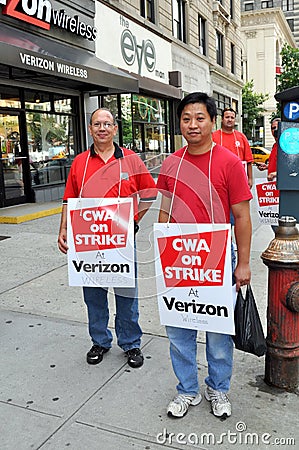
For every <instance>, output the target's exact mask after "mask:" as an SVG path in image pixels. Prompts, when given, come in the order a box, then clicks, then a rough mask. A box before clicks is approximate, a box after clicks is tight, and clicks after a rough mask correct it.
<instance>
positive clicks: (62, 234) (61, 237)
mask: <svg viewBox="0 0 299 450" xmlns="http://www.w3.org/2000/svg"><path fill="white" fill-rule="evenodd" d="M66 236H67V232H66V228H61V229H60V230H59V234H58V241H57V242H58V248H59V250H60V251H61V252H62V253H67V251H68V246H67V243H66Z"/></svg>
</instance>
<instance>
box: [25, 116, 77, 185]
mask: <svg viewBox="0 0 299 450" xmlns="http://www.w3.org/2000/svg"><path fill="white" fill-rule="evenodd" d="M26 119H27V120H26V122H27V135H28V147H29V160H30V164H31V175H32V183H33V185H40V184H48V183H51V184H52V183H61V182H62V181H64V180H65V176H66V168H67V167H68V166H69V165H70V163H71V160H72V159H73V157H74V139H73V124H72V117H71V116H65V115H56V114H43V113H39V112H34V113H33V112H30V113H27V114H26Z"/></svg>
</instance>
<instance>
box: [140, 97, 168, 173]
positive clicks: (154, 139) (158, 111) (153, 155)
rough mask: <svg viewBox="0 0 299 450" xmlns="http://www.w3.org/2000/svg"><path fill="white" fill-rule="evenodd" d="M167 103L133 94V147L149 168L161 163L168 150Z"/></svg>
mask: <svg viewBox="0 0 299 450" xmlns="http://www.w3.org/2000/svg"><path fill="white" fill-rule="evenodd" d="M165 105H166V101H165V100H159V99H156V98H152V97H145V96H142V95H133V123H134V125H133V133H134V147H133V148H134V150H135V151H136V152H138V153H140V156H141V158H142V159H143V160H144V161H145V163H146V165H147V167H148V168H149V169H151V168H154V167H156V166H158V165H160V164H161V161H162V160H163V158H164V157H165V154H166V152H167V147H168V146H167V142H166V139H168V138H166V111H165V107H166V106H165Z"/></svg>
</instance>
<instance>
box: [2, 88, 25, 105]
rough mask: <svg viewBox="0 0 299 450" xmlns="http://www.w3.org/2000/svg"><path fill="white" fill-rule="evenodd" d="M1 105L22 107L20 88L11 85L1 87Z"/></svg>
mask: <svg viewBox="0 0 299 450" xmlns="http://www.w3.org/2000/svg"><path fill="white" fill-rule="evenodd" d="M0 107H3V108H21V102H20V94H19V89H18V88H11V87H9V86H1V87H0Z"/></svg>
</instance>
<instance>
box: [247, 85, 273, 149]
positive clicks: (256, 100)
mask: <svg viewBox="0 0 299 450" xmlns="http://www.w3.org/2000/svg"><path fill="white" fill-rule="evenodd" d="M253 89H254V86H253V80H251V81H248V82H247V83H245V85H244V87H243V89H242V117H243V133H244V134H245V135H246V136H247V139H249V140H252V139H253V138H254V135H255V124H256V122H257V120H258V119H259V118H260V117H262V113H263V112H264V111H265V108H264V106H263V103H264V102H265V101H266V100H268V98H269V94H257V93H255V92H254V90H253Z"/></svg>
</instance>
